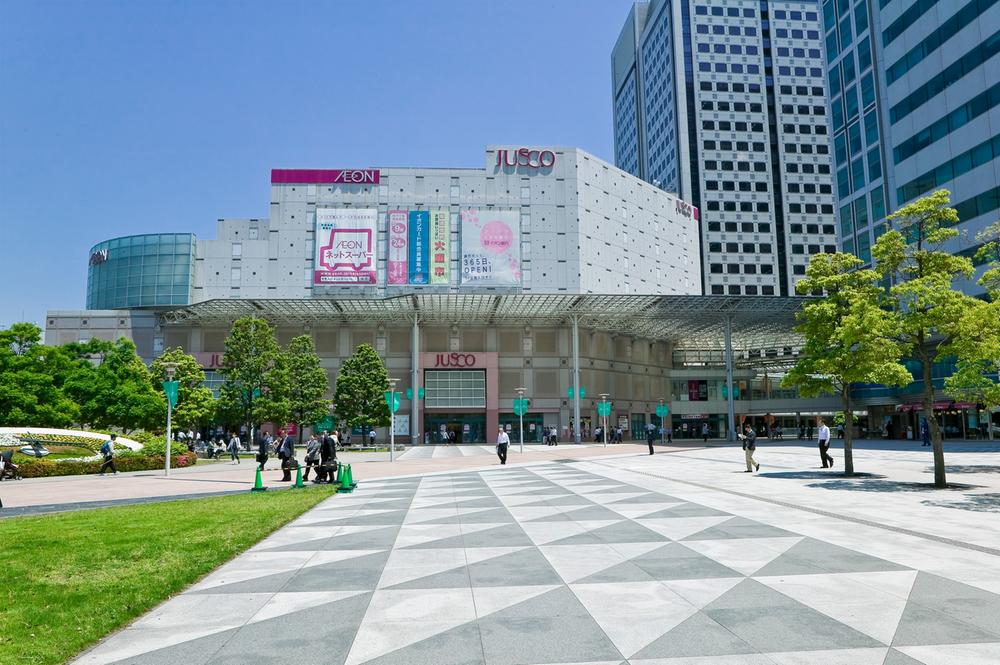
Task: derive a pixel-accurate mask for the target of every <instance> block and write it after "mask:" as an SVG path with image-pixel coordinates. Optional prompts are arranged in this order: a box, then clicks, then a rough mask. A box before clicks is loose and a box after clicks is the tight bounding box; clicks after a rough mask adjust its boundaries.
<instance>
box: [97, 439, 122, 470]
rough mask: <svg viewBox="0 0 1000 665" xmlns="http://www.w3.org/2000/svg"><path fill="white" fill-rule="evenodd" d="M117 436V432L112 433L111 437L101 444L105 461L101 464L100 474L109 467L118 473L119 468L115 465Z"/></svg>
mask: <svg viewBox="0 0 1000 665" xmlns="http://www.w3.org/2000/svg"><path fill="white" fill-rule="evenodd" d="M117 438H118V435H117V434H112V435H111V438H110V439H108V440H107V441H105V442H104V445H102V446H101V454H102V455H104V462H103V463H102V464H101V471H100V475H102V476H103V475H104V472H105V471H107V470H108V469H111V470H112V471H113V472H114V474H115V475H116V476H117V475H118V469H117V468H116V467H115V439H117Z"/></svg>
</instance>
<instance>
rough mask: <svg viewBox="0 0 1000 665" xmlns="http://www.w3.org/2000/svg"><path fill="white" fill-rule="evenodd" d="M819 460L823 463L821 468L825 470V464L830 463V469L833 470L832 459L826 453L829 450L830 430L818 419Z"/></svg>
mask: <svg viewBox="0 0 1000 665" xmlns="http://www.w3.org/2000/svg"><path fill="white" fill-rule="evenodd" d="M818 442H819V458H820V460H821V461H822V462H823V468H824V469H825V468H827V466H826V465H827V462H829V463H830V468H833V458H832V457H831V456H830V453H828V452H827V451H828V450H830V428H829V427H827V426H826V423H825V422H823V419H822V418H820V419H819V439H818Z"/></svg>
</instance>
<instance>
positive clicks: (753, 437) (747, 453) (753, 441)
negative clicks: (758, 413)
mask: <svg viewBox="0 0 1000 665" xmlns="http://www.w3.org/2000/svg"><path fill="white" fill-rule="evenodd" d="M740 439H742V440H743V457H745V458H746V462H747V470H746V471H744V472H743V473H753V471H754V469H756V470H757V471H760V464H758V463H757V462H756V461H755V460H754V458H753V452H754V451H755V450H757V433H756V432H754V431H753V427H750V425H747V426H746V430H745V432H744V434H742V435H741V436H740Z"/></svg>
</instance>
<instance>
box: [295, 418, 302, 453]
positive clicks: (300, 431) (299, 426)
mask: <svg viewBox="0 0 1000 665" xmlns="http://www.w3.org/2000/svg"><path fill="white" fill-rule="evenodd" d="M295 425H296V427H295V429H297V430H299V448H301V447H302V423H295Z"/></svg>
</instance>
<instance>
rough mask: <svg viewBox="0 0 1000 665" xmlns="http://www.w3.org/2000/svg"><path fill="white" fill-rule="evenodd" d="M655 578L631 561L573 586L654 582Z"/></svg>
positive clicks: (607, 569) (579, 581) (605, 570)
mask: <svg viewBox="0 0 1000 665" xmlns="http://www.w3.org/2000/svg"><path fill="white" fill-rule="evenodd" d="M653 581H654V580H653V577H652V576H651V575H650V574H649V573H647V572H646V571H645V570H643V569H642V568H640V567H639V566H637V565H635V564H634V563H632V562H631V561H623V562H622V563H619V564H618V565H616V566H611V567H610V568H605V569H604V570H599V571H597V572H596V573H593V574H592V575H588V576H587V577H585V578H583V579H582V580H577V581H576V582H574V583H573V584H602V583H609V582H653Z"/></svg>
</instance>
